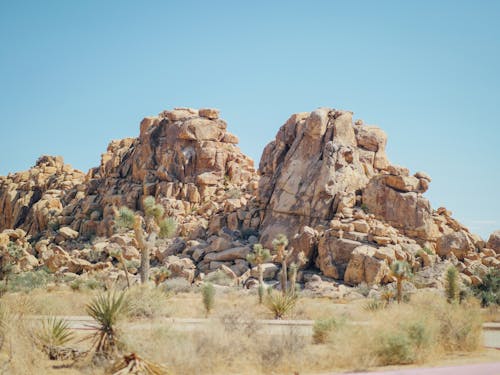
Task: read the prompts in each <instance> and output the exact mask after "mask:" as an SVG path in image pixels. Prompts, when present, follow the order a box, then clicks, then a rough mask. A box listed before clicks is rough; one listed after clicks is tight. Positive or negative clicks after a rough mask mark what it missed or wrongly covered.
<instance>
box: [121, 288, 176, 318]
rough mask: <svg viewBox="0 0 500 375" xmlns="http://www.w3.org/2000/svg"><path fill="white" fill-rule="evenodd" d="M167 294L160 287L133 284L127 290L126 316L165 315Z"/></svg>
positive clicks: (152, 316)
mask: <svg viewBox="0 0 500 375" xmlns="http://www.w3.org/2000/svg"><path fill="white" fill-rule="evenodd" d="M167 298H168V295H167V294H166V293H165V292H164V291H163V290H162V289H161V288H152V287H150V286H149V285H134V286H132V287H131V288H130V289H129V290H128V291H127V304H128V305H127V310H126V312H127V316H128V317H129V318H156V317H159V316H162V315H165V314H166V312H167V308H168V302H167Z"/></svg>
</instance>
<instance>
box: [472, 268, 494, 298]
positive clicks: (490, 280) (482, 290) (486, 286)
mask: <svg viewBox="0 0 500 375" xmlns="http://www.w3.org/2000/svg"><path fill="white" fill-rule="evenodd" d="M482 280H483V283H482V284H481V285H479V286H475V287H473V288H472V291H473V293H474V295H475V296H476V297H477V298H479V300H480V301H481V306H482V307H487V306H490V305H500V270H498V269H490V270H489V272H488V273H487V274H486V275H484V276H483V278H482Z"/></svg>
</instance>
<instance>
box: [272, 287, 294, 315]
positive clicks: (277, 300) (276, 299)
mask: <svg viewBox="0 0 500 375" xmlns="http://www.w3.org/2000/svg"><path fill="white" fill-rule="evenodd" d="M297 299H298V297H297V294H296V293H290V292H287V293H279V292H276V291H273V290H271V289H270V290H269V293H268V294H267V296H266V298H265V301H264V305H265V306H266V307H267V308H268V309H269V310H270V311H271V312H272V313H273V315H274V319H282V318H283V317H284V316H285V315H287V314H289V313H290V312H291V311H292V310H293V309H294V308H295V305H296V304H297Z"/></svg>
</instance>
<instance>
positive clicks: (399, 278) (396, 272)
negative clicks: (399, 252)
mask: <svg viewBox="0 0 500 375" xmlns="http://www.w3.org/2000/svg"><path fill="white" fill-rule="evenodd" d="M411 274H412V273H411V267H410V265H409V264H408V262H405V261H400V260H397V261H395V262H393V263H392V264H391V275H392V276H394V277H395V278H396V291H397V292H396V298H397V301H398V303H401V301H402V299H403V281H404V280H408V279H409V278H410V277H411Z"/></svg>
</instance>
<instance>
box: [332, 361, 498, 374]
mask: <svg viewBox="0 0 500 375" xmlns="http://www.w3.org/2000/svg"><path fill="white" fill-rule="evenodd" d="M337 374H342V375H359V374H367V375H500V362H495V363H482V364H479V365H465V366H452V367H432V368H412V369H404V370H395V371H383V372H369V373H366V372H364V373H360V372H351V373H337ZM325 375H326V374H325ZM331 375H334V374H331Z"/></svg>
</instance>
